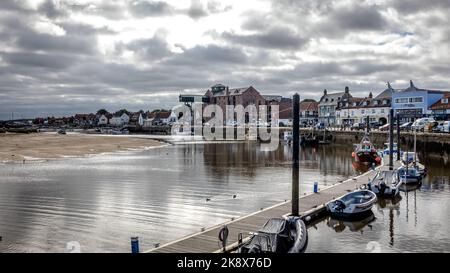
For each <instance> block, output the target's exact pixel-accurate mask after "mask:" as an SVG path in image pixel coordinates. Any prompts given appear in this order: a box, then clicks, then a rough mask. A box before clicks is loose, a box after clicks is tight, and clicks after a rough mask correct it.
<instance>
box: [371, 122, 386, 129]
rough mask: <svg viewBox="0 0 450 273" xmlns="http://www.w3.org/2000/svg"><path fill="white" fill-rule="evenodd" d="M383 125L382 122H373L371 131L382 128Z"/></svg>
mask: <svg viewBox="0 0 450 273" xmlns="http://www.w3.org/2000/svg"><path fill="white" fill-rule="evenodd" d="M382 125H383V124H381V123H380V122H377V121H376V122H371V123H369V126H370V128H371V129H378V128H379V127H380V126H382Z"/></svg>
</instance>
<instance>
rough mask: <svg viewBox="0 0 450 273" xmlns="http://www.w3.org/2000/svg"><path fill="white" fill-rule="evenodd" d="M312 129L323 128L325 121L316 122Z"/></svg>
mask: <svg viewBox="0 0 450 273" xmlns="http://www.w3.org/2000/svg"><path fill="white" fill-rule="evenodd" d="M314 129H319V130H322V129H325V123H323V122H319V123H317V124H316V125H314Z"/></svg>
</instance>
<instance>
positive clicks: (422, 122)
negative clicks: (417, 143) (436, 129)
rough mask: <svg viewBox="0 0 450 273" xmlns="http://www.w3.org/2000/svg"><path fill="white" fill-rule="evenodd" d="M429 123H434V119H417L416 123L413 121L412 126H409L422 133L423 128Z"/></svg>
mask: <svg viewBox="0 0 450 273" xmlns="http://www.w3.org/2000/svg"><path fill="white" fill-rule="evenodd" d="M431 122H435V120H434V118H419V119H417V120H416V121H414V123H413V125H412V126H411V129H413V130H418V131H424V130H425V127H426V126H427V125H428V124H430V123H431Z"/></svg>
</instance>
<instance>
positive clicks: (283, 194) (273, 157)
mask: <svg viewBox="0 0 450 273" xmlns="http://www.w3.org/2000/svg"><path fill="white" fill-rule="evenodd" d="M350 153H351V148H350V150H349V148H348V147H346V148H342V147H332V146H327V147H320V148H319V149H318V150H316V149H311V148H310V149H303V150H301V169H300V183H301V185H300V190H301V194H302V193H305V192H310V191H311V190H312V188H313V182H315V181H318V182H319V184H320V185H321V186H324V185H327V186H329V185H332V184H334V183H337V182H339V181H343V180H345V179H347V178H348V177H350V176H353V175H354V174H355V171H354V170H353V169H352V164H351V163H352V162H351V157H350ZM290 158H291V149H290V148H289V147H288V146H280V148H279V149H278V150H277V151H275V152H261V151H260V149H259V146H258V144H256V143H233V144H231V143H227V144H197V145H196V144H189V145H173V146H168V147H164V148H159V149H152V150H147V151H143V152H130V153H122V154H115V155H99V156H94V157H90V158H79V159H62V160H54V161H49V162H45V163H32V164H24V165H22V164H16V165H14V164H6V165H0V236H2V241H0V252H67V251H69V250H68V244H69V246H71V245H74V243H73V242H76V243H75V244H78V243H79V244H80V246H81V251H82V252H129V251H130V237H131V236H139V238H140V244H141V250H148V249H151V248H153V245H154V244H156V243H165V242H169V241H171V240H174V239H178V238H180V237H183V236H185V235H189V234H192V233H195V232H198V231H200V230H201V228H203V227H209V226H213V225H216V224H220V223H222V222H224V221H227V220H229V219H231V218H232V217H239V216H243V215H245V214H247V213H250V212H254V211H256V210H259V209H260V208H261V207H268V206H271V205H274V204H276V203H279V202H282V201H284V200H285V199H289V198H290V195H291V194H290V190H291V163H290ZM438 160H439V159H438ZM425 163H426V162H425ZM430 164H433V166H437V167H436V168H434V167H433V168H430V173H431V175H430V176H429V178H427V179H428V180H426V182H425V183H424V185H423V188H422V189H421V190H420V191H417V192H410V193H409V194H408V198H406V196H405V194H402V195H403V199H402V200H401V201H400V202H399V203H398V204H396V205H394V206H393V209H392V213H390V210H389V207H391V206H390V205H386V207H385V208H383V209H379V208H378V207H377V208H374V209H373V210H374V212H375V218H376V219H375V220H374V221H372V222H371V223H370V224H369V226H367V225H366V226H363V227H362V228H361V229H360V230H359V231H357V232H352V231H349V229H348V228H346V229H344V231H343V232H340V233H336V232H335V229H334V228H330V227H329V226H328V225H327V221H326V220H324V221H322V222H319V223H318V224H317V225H316V228H317V230H316V229H314V228H310V229H309V230H310V242H309V246H308V251H314V252H316V251H319V252H326V251H332V252H334V251H367V250H366V247H367V243H369V242H371V241H376V242H377V243H378V245H375V246H377V247H378V246H379V248H381V250H382V251H423V250H427V251H433V250H435V251H439V250H445V249H449V245H450V242H449V240H448V239H447V238H449V237H450V236H448V235H447V234H449V233H448V229H449V228H448V225H447V223H449V218H448V216H447V214H448V213H447V212H448V211H449V209H450V203H449V201H448V197H449V195H450V194H449V193H450V190H449V184H448V183H449V182H448V181H449V166H448V165H443V164H440V163H439V162H434V161H433V162H431V163H430ZM207 200H208V201H207ZM407 201H408V202H407ZM378 210H380V211H378ZM328 222H330V221H328ZM331 222H332V221H331ZM330 225H331V226H334V227H335V228H337V229H339V227H337V226H336V223H334V224H333V223H331V224H330ZM390 227H391V228H390ZM361 230H362V233H361ZM372 245H373V243H372V244H370V246H372Z"/></svg>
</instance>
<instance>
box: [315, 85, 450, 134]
mask: <svg viewBox="0 0 450 273" xmlns="http://www.w3.org/2000/svg"><path fill="white" fill-rule="evenodd" d="M449 98H450V92H448V91H443V90H433V89H424V88H418V87H416V86H415V85H414V83H413V82H412V81H410V85H409V86H408V87H407V88H405V89H394V88H393V87H392V86H391V84H389V83H388V84H387V89H385V90H384V91H382V92H381V93H380V94H378V95H376V96H374V95H373V94H372V92H370V93H369V95H368V96H367V97H353V96H352V95H351V93H350V90H349V88H348V87H346V88H345V90H344V92H333V93H329V92H328V91H327V90H324V91H323V96H322V97H321V99H320V101H319V103H318V108H319V111H318V120H319V122H322V123H324V124H325V125H327V126H349V125H352V124H354V123H360V122H365V121H366V119H367V118H369V120H370V122H371V123H377V124H379V125H383V124H386V123H387V122H388V120H389V113H390V109H391V108H392V109H394V115H399V117H400V120H401V122H409V121H414V120H416V119H418V118H422V117H428V116H432V117H434V118H435V119H438V120H439V119H440V120H448V119H449V118H450V104H449Z"/></svg>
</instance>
